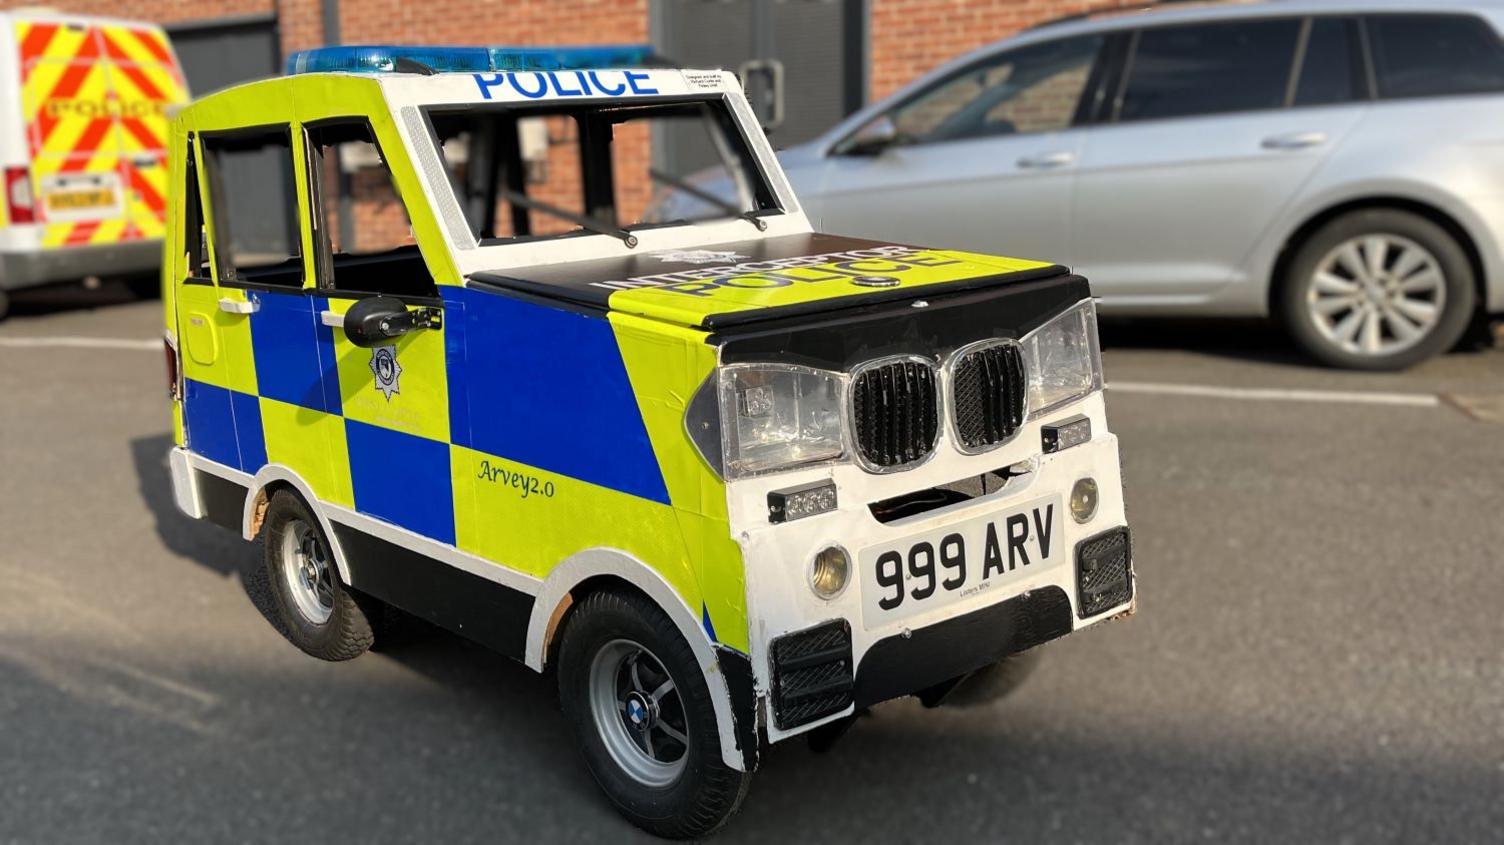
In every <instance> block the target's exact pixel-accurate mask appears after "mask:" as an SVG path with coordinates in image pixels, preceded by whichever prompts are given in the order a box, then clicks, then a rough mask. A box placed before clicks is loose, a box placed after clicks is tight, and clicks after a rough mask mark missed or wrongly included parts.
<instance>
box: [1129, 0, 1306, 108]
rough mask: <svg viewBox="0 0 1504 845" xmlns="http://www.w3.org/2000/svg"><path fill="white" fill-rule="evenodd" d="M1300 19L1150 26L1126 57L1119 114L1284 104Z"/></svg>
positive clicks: (1277, 106) (1271, 106) (1263, 106)
mask: <svg viewBox="0 0 1504 845" xmlns="http://www.w3.org/2000/svg"><path fill="white" fill-rule="evenodd" d="M1300 28H1301V22H1300V21H1298V20H1270V21H1236V22H1233V23H1216V24H1195V25H1190V26H1167V27H1156V28H1153V29H1145V30H1142V31H1140V32H1139V34H1138V38H1137V44H1136V45H1135V47H1134V50H1133V53H1132V54H1131V55H1130V56H1129V57H1128V64H1127V78H1126V80H1124V87H1123V92H1122V95H1121V97H1120V100H1119V104H1118V114H1117V118H1118V120H1124V121H1127V120H1150V119H1154V118H1166V117H1189V116H1192V115H1203V114H1218V113H1223V112H1236V111H1250V110H1253V109H1273V108H1280V107H1282V106H1284V104H1285V95H1286V92H1287V89H1288V88H1289V83H1290V70H1291V65H1292V63H1293V62H1294V59H1295V45H1296V40H1297V38H1298V36H1299V35H1300Z"/></svg>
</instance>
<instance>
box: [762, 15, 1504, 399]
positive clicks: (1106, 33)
mask: <svg viewBox="0 0 1504 845" xmlns="http://www.w3.org/2000/svg"><path fill="white" fill-rule="evenodd" d="M1501 28H1504V2H1499V0H1471V1H1470V2H1409V3H1400V2H1386V1H1385V0H1364V1H1363V2H1360V1H1359V0H1305V1H1304V2H1301V1H1300V0H1296V1H1295V2H1266V3H1253V4H1235V5H1221V6H1201V7H1196V8H1187V7H1182V8H1168V7H1167V8H1163V9H1156V10H1152V11H1147V12H1134V13H1118V14H1109V15H1103V16H1098V17H1090V18H1085V19H1076V20H1067V21H1062V22H1058V23H1055V24H1049V25H1046V26H1043V27H1040V28H1037V29H1033V30H1030V31H1028V32H1025V33H1023V34H1021V35H1019V36H1017V37H1015V38H1011V39H1008V40H1006V41H1003V42H1000V43H998V44H994V45H992V46H990V47H987V48H984V49H982V50H979V51H977V52H975V53H972V54H970V55H967V56H964V57H962V58H960V59H957V60H956V61H954V62H951V63H950V64H948V65H946V66H944V67H942V68H940V69H938V70H936V71H935V72H933V73H931V74H929V75H927V76H925V77H924V78H922V79H920V80H918V81H916V82H914V83H913V84H912V85H909V86H908V87H907V88H904V89H903V90H901V91H899V92H897V93H896V94H894V95H893V96H891V97H889V98H887V99H885V100H883V101H881V102H879V103H876V104H874V105H872V106H870V107H868V108H866V109H864V110H862V111H861V112H858V113H856V114H854V115H852V116H851V117H850V118H849V119H848V120H846V121H844V122H843V123H841V124H840V125H839V126H837V127H835V128H834V129H832V130H831V131H830V132H828V133H826V134H825V135H823V136H822V137H820V138H818V139H817V140H815V141H813V142H811V143H809V144H806V145H803V146H801V147H798V148H794V149H790V150H787V151H785V152H784V153H783V154H782V160H783V163H784V167H785V168H786V169H787V171H788V175H789V178H790V179H791V180H792V181H793V183H794V187H795V189H796V192H797V193H798V195H799V197H800V198H801V200H802V201H803V202H804V204H805V209H806V211H807V212H808V213H809V215H810V217H811V219H812V220H813V222H814V223H815V226H816V228H817V229H820V230H822V231H827V232H837V233H841V234H849V235H861V236H866V237H871V238H880V239H888V240H896V241H900V242H905V241H907V242H914V243H929V242H944V243H947V244H952V245H955V246H957V247H964V248H972V249H976V250H978V251H986V252H993V253H1002V254H1011V255H1019V256H1024V257H1038V258H1045V259H1049V260H1053V261H1059V262H1061V263H1067V264H1070V265H1073V266H1074V267H1075V268H1076V269H1077V270H1079V271H1080V272H1082V273H1083V274H1084V275H1086V276H1087V277H1088V278H1090V279H1091V281H1092V287H1093V290H1094V291H1095V293H1096V294H1097V295H1099V296H1100V297H1101V307H1102V311H1103V312H1104V313H1107V314H1137V315H1148V314H1154V315H1171V314H1176V315H1198V316H1209V315H1241V316H1254V315H1270V314H1272V315H1274V316H1276V317H1278V318H1279V319H1280V320H1282V321H1283V323H1284V324H1285V325H1286V326H1287V327H1288V329H1289V332H1290V334H1291V335H1292V336H1293V337H1294V339H1295V340H1296V341H1297V342H1298V343H1299V344H1300V345H1301V346H1302V347H1304V348H1305V349H1307V350H1308V351H1309V352H1310V353H1311V354H1312V355H1314V356H1316V357H1317V358H1319V359H1320V360H1322V361H1325V362H1327V363H1329V364H1333V365H1337V366H1342V367H1352V368H1360V369H1372V370H1380V369H1398V368H1401V367H1406V366H1409V365H1411V364H1414V363H1416V362H1418V361H1421V360H1423V359H1425V358H1428V357H1430V356H1433V355H1435V354H1437V353H1439V352H1442V351H1445V350H1447V349H1448V348H1450V347H1451V346H1453V345H1454V344H1455V343H1456V342H1457V341H1458V340H1459V338H1460V337H1462V335H1463V333H1464V332H1465V331H1467V330H1468V329H1469V328H1470V327H1477V326H1480V325H1482V324H1483V323H1484V321H1485V320H1486V315H1487V314H1488V313H1491V312H1494V313H1496V312H1501V311H1504V257H1501V254H1500V247H1501V242H1500V241H1501V237H1504V43H1501V40H1500V35H1499V33H1500V31H1501Z"/></svg>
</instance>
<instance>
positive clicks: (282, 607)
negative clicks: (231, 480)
mask: <svg viewBox="0 0 1504 845" xmlns="http://www.w3.org/2000/svg"><path fill="white" fill-rule="evenodd" d="M266 574H267V582H268V583H269V584H270V585H271V591H272V595H273V596H275V597H276V604H277V610H278V612H279V615H280V616H281V618H282V624H283V625H284V626H285V628H286V630H287V638H288V639H289V640H291V641H292V644H293V645H295V646H297V647H298V648H300V649H302V650H303V651H306V652H308V653H309V654H311V655H313V656H314V657H318V658H321V659H323V660H349V659H351V658H354V657H359V656H360V655H362V654H364V653H365V652H366V650H367V649H369V648H370V647H371V643H372V642H373V641H374V640H375V636H374V634H373V633H372V627H371V619H372V617H373V616H374V615H375V614H376V613H378V612H380V610H381V607H380V605H379V604H377V603H376V602H374V601H373V600H371V599H366V598H364V597H357V596H356V594H355V593H354V592H352V591H351V590H350V589H349V588H348V587H346V586H345V585H344V584H343V583H342V582H341V581H340V578H339V571H338V570H337V569H336V568H335V565H334V555H333V553H332V552H331V551H330V547H329V540H328V538H327V537H325V536H324V530H323V528H321V527H320V526H319V522H318V520H317V519H316V518H314V516H313V514H312V513H310V512H309V510H308V507H307V506H306V505H304V504H303V501H302V500H301V499H299V498H298V497H297V496H296V495H294V494H292V493H291V492H289V491H287V490H281V491H279V492H277V493H276V494H274V495H273V496H272V499H271V503H270V504H269V505H268V506H267V509H266Z"/></svg>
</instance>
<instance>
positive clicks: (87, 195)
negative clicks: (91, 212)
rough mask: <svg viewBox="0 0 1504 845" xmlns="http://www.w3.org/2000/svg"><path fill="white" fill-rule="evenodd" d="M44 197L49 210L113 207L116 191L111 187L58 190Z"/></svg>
mask: <svg viewBox="0 0 1504 845" xmlns="http://www.w3.org/2000/svg"><path fill="white" fill-rule="evenodd" d="M44 199H45V200H46V203H47V210H48V211H49V212H58V211H83V210H88V209H95V208H113V207H114V205H115V192H114V191H113V190H111V189H109V188H96V189H93V190H87V191H58V192H54V193H50V194H47V195H46V196H45V197H44Z"/></svg>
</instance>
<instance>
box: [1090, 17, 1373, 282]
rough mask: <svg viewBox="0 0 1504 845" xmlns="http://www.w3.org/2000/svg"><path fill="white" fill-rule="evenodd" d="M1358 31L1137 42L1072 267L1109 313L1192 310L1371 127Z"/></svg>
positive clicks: (1105, 120)
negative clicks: (1320, 170) (1339, 152)
mask: <svg viewBox="0 0 1504 845" xmlns="http://www.w3.org/2000/svg"><path fill="white" fill-rule="evenodd" d="M1361 67H1362V64H1361V53H1360V50H1359V46H1358V41H1357V34H1356V28H1355V24H1354V23H1353V22H1352V21H1351V20H1348V19H1343V18H1317V19H1314V20H1308V19H1301V18H1278V19H1267V18H1260V19H1255V20H1238V21H1218V22H1211V23H1198V24H1189V25H1176V26H1164V27H1153V28H1146V29H1143V30H1140V31H1138V32H1136V33H1134V34H1133V37H1132V40H1131V43H1130V44H1129V47H1128V52H1127V57H1126V60H1125V62H1124V65H1123V72H1122V74H1121V78H1120V80H1119V81H1118V83H1117V85H1116V86H1115V91H1114V93H1113V96H1111V97H1110V98H1108V99H1107V101H1106V103H1105V105H1104V109H1105V110H1106V113H1105V114H1104V115H1102V116H1101V117H1102V122H1101V123H1100V124H1099V125H1096V126H1094V127H1093V128H1092V130H1091V132H1090V135H1089V137H1088V139H1087V141H1086V146H1085V150H1084V152H1083V154H1082V156H1081V162H1080V168H1079V173H1078V176H1077V182H1076V194H1075V200H1074V203H1073V214H1072V217H1073V224H1074V225H1073V229H1074V232H1075V239H1076V243H1075V247H1076V249H1075V252H1074V258H1075V260H1076V264H1077V266H1078V268H1079V269H1080V270H1081V272H1083V273H1084V274H1085V275H1086V276H1087V277H1088V278H1090V279H1091V281H1092V290H1093V291H1094V292H1095V293H1097V294H1098V295H1099V296H1102V297H1103V298H1104V300H1105V303H1106V304H1108V305H1131V304H1134V303H1136V302H1165V301H1167V300H1170V299H1174V300H1178V301H1180V302H1182V303H1193V302H1195V301H1196V300H1197V299H1199V298H1203V297H1205V296H1207V295H1209V294H1210V293H1211V292H1213V291H1215V290H1217V289H1218V288H1220V287H1222V286H1224V285H1227V284H1229V283H1235V282H1239V281H1242V280H1243V279H1242V273H1243V270H1242V267H1243V261H1244V258H1245V257H1246V256H1247V255H1248V253H1249V251H1250V250H1251V249H1252V248H1253V247H1254V245H1255V244H1256V243H1257V242H1258V240H1259V238H1260V236H1261V235H1262V233H1264V232H1265V231H1266V230H1267V229H1268V228H1269V227H1270V226H1271V225H1273V224H1274V222H1275V221H1276V220H1277V218H1278V216H1279V214H1280V212H1281V211H1282V210H1283V209H1284V208H1285V207H1287V206H1288V205H1289V203H1290V202H1291V201H1292V200H1293V199H1294V198H1295V196H1296V194H1297V192H1298V191H1299V189H1300V187H1301V186H1302V185H1303V184H1305V182H1306V181H1307V180H1308V179H1309V178H1310V177H1311V175H1312V174H1313V173H1314V172H1315V171H1316V168H1317V167H1319V166H1320V164H1321V162H1322V161H1323V160H1325V159H1326V157H1327V156H1328V155H1329V154H1330V152H1331V150H1332V149H1333V148H1334V147H1336V145H1338V144H1339V143H1341V141H1342V139H1343V138H1344V137H1345V136H1346V135H1347V134H1348V133H1349V131H1350V130H1351V129H1352V128H1353V126H1354V125H1355V124H1356V123H1357V122H1358V121H1359V120H1360V119H1361V117H1362V115H1363V112H1364V110H1365V108H1366V104H1365V103H1363V102H1360V101H1359V96H1360V92H1362V91H1363V90H1364V86H1365V85H1366V83H1365V82H1364V81H1363V74H1362V72H1361V70H1360V69H1361Z"/></svg>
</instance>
